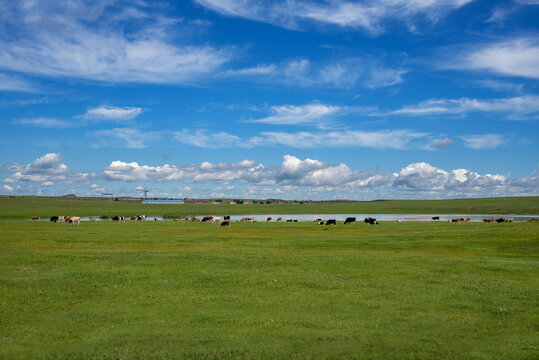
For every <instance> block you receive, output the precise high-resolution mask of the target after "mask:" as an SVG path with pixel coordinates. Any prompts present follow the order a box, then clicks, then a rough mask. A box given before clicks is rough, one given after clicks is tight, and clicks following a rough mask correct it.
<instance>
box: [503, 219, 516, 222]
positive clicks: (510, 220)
mask: <svg viewBox="0 0 539 360" xmlns="http://www.w3.org/2000/svg"><path fill="white" fill-rule="evenodd" d="M513 221H515V219H513V218H510V219H506V220H505V222H513Z"/></svg>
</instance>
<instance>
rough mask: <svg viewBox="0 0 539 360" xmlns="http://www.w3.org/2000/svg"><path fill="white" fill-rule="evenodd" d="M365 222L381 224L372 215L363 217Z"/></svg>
mask: <svg viewBox="0 0 539 360" xmlns="http://www.w3.org/2000/svg"><path fill="white" fill-rule="evenodd" d="M363 222H364V223H365V224H369V225H378V224H379V223H378V221H376V219H375V218H371V217H367V218H365V219H363Z"/></svg>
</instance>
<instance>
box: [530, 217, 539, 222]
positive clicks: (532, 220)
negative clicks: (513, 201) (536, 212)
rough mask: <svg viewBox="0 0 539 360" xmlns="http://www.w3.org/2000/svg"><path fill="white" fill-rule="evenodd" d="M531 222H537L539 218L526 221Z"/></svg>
mask: <svg viewBox="0 0 539 360" xmlns="http://www.w3.org/2000/svg"><path fill="white" fill-rule="evenodd" d="M532 221H539V218H533V219H530V220H528V222H532Z"/></svg>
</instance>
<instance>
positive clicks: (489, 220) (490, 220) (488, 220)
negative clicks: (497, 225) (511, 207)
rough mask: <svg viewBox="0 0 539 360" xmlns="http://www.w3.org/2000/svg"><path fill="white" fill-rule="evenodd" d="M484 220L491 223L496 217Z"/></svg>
mask: <svg viewBox="0 0 539 360" xmlns="http://www.w3.org/2000/svg"><path fill="white" fill-rule="evenodd" d="M483 222H486V223H491V222H494V219H492V218H491V219H483Z"/></svg>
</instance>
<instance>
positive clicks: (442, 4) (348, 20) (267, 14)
mask: <svg viewBox="0 0 539 360" xmlns="http://www.w3.org/2000/svg"><path fill="white" fill-rule="evenodd" d="M195 1H197V2H198V3H199V4H201V5H203V6H205V7H207V8H209V9H212V10H215V11H217V12H219V13H221V14H224V15H228V16H235V17H243V18H247V19H251V20H255V21H261V22H266V23H270V24H273V25H276V26H281V27H285V28H288V29H301V28H302V27H303V26H304V25H307V24H308V23H314V24H320V25H332V26H338V27H346V28H359V29H363V30H364V31H367V32H369V33H370V34H373V35H377V34H380V33H382V32H384V25H385V24H387V23H391V22H395V21H401V22H403V23H406V24H408V25H409V26H410V27H413V26H412V24H413V23H414V22H416V21H417V20H418V18H420V17H421V18H426V19H428V20H430V21H432V22H435V21H437V20H438V18H440V17H442V16H444V15H445V14H446V13H447V12H449V11H452V10H454V9H458V8H460V7H462V6H464V5H466V4H467V3H470V2H472V1H473V0H431V1H407V0H393V1H377V0H364V1H354V2H352V1H346V0H336V1H327V0H326V1H274V2H259V1H255V0H195Z"/></svg>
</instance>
